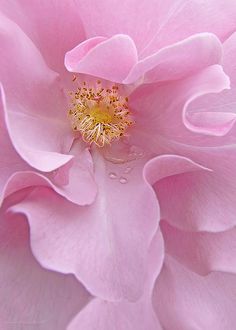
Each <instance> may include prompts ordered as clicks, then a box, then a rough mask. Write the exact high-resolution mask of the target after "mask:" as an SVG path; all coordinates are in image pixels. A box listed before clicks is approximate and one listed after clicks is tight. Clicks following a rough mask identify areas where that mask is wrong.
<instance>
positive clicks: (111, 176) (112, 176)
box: [109, 172, 117, 180]
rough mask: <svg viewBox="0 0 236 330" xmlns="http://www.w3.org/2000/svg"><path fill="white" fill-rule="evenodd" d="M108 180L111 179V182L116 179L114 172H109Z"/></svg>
mask: <svg viewBox="0 0 236 330" xmlns="http://www.w3.org/2000/svg"><path fill="white" fill-rule="evenodd" d="M109 178H110V179H112V180H114V179H116V178H117V174H116V173H114V172H111V173H109Z"/></svg>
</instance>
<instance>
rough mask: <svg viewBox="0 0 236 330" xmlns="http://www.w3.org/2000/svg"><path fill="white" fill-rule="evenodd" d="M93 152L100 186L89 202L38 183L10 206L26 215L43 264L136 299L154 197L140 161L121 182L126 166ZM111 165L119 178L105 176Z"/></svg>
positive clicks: (96, 289) (154, 215)
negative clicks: (71, 198)
mask: <svg viewBox="0 0 236 330" xmlns="http://www.w3.org/2000/svg"><path fill="white" fill-rule="evenodd" d="M97 157H98V158H97V159H96V160H95V161H94V162H95V164H96V168H95V176H96V180H97V184H98V187H99V191H98V196H97V199H96V200H95V202H94V203H93V204H92V205H91V206H87V207H78V206H76V205H73V204H71V203H69V202H67V201H66V200H64V199H62V198H61V197H59V196H57V195H56V194H54V193H53V192H52V191H50V190H47V189H36V190H35V192H33V193H32V195H31V196H30V197H28V198H27V200H24V201H22V202H21V203H19V204H18V205H16V206H15V207H14V208H13V209H14V211H15V212H23V213H24V214H26V215H27V217H28V220H29V223H30V228H31V242H32V249H33V251H34V254H35V255H36V256H37V259H38V260H39V261H40V263H42V264H43V265H44V266H45V267H47V268H50V269H54V270H59V271H61V272H64V273H74V274H75V275H76V276H77V277H78V278H79V279H80V280H81V282H82V283H84V284H85V286H86V287H87V288H88V289H89V290H90V291H91V292H92V293H93V294H95V295H96V296H99V297H102V298H104V299H109V300H114V299H115V300H119V299H120V298H123V297H125V298H127V299H128V300H136V299H138V298H139V297H140V295H141V293H142V290H143V285H144V278H145V273H146V265H147V250H148V247H149V244H150V242H151V240H152V238H153V235H154V233H155V231H156V228H157V225H158V218H159V214H158V212H159V210H158V203H157V200H156V197H155V195H154V193H153V190H152V189H151V187H150V186H149V185H148V184H147V183H146V180H144V179H143V177H142V166H141V167H140V166H139V165H136V167H135V168H134V169H133V171H132V172H131V173H130V174H129V176H128V179H127V180H128V181H127V183H120V182H119V176H120V175H121V174H119V172H118V171H120V172H121V173H122V171H124V170H125V168H126V167H124V165H120V166H119V165H118V164H116V166H113V165H112V163H109V162H104V160H103V159H102V158H100V156H98V155H97ZM114 168H115V169H116V174H117V180H114V179H113V178H110V177H109V176H110V174H109V173H112V172H114ZM121 182H123V181H121ZM147 219H148V221H147ZM94 274H96V276H94Z"/></svg>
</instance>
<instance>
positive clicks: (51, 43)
mask: <svg viewBox="0 0 236 330" xmlns="http://www.w3.org/2000/svg"><path fill="white" fill-rule="evenodd" d="M0 8H1V11H2V12H3V13H5V14H6V15H7V16H8V17H9V18H10V19H12V20H13V21H14V22H16V23H17V24H18V25H19V26H20V27H21V28H22V30H23V31H24V32H25V33H26V34H27V35H28V36H29V37H30V39H31V40H33V42H34V44H35V45H36V46H37V48H38V49H39V50H40V52H41V54H42V55H43V57H44V59H45V61H46V63H47V65H48V66H49V67H50V68H52V69H53V70H55V71H57V72H59V73H60V74H62V73H63V72H64V71H65V68H64V56H65V53H66V51H68V50H69V49H71V48H72V47H74V46H76V45H77V44H78V43H79V42H81V41H82V40H84V38H85V35H84V29H83V25H82V22H81V19H80V12H79V10H78V9H77V5H76V2H74V1H68V2H66V3H65V2H63V1H47V0H35V1H31V0H23V1H21V0H20V1H18V0H16V1H14V2H12V1H8V0H2V1H1V4H0ZM59 17H60V19H58V18H59Z"/></svg>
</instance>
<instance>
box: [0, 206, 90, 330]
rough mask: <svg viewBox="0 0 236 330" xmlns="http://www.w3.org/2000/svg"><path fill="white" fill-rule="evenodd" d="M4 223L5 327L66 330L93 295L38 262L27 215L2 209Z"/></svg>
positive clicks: (0, 259) (0, 258)
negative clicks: (33, 250)
mask: <svg viewBox="0 0 236 330" xmlns="http://www.w3.org/2000/svg"><path fill="white" fill-rule="evenodd" d="M8 204H9V201H8ZM0 222H1V225H0V252H1V253H0V267H1V272H0V281H1V285H0V295H1V304H0V327H1V329H4V330H5V329H26V328H27V329H28V328H32V329H35V330H41V329H43V330H51V329H58V330H64V329H65V328H66V326H67V324H68V323H69V322H70V320H71V318H73V317H74V315H75V314H76V313H77V312H78V311H79V310H81V309H82V308H83V307H84V306H85V305H86V304H87V303H88V301H89V300H90V295H89V294H88V293H87V292H86V290H85V289H84V288H83V287H82V285H81V284H80V283H79V282H78V281H76V279H75V278H74V277H73V276H72V275H63V274H59V273H56V272H51V271H48V270H45V269H43V268H42V267H41V266H40V265H39V264H38V263H37V262H36V260H35V259H34V257H33V255H32V253H31V250H30V247H29V229H28V225H27V222H26V219H25V218H24V217H23V216H21V215H12V214H4V212H3V211H2V212H1V221H0Z"/></svg>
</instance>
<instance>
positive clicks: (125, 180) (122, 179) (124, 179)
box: [119, 176, 128, 184]
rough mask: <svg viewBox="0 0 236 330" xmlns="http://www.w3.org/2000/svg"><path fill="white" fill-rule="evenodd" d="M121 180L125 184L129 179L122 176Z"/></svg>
mask: <svg viewBox="0 0 236 330" xmlns="http://www.w3.org/2000/svg"><path fill="white" fill-rule="evenodd" d="M119 182H120V183H122V184H125V183H127V182H128V180H127V179H126V178H125V177H123V176H121V177H120V180H119Z"/></svg>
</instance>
